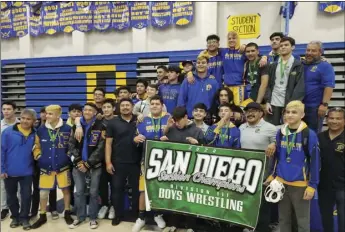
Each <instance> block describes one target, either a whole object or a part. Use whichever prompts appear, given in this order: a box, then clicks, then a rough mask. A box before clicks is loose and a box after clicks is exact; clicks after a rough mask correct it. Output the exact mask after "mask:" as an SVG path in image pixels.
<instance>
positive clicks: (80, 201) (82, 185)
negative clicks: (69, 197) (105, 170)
mask: <svg viewBox="0 0 345 232" xmlns="http://www.w3.org/2000/svg"><path fill="white" fill-rule="evenodd" d="M101 173H102V169H101V168H97V169H91V170H90V171H88V172H87V173H83V172H81V171H79V170H78V169H76V168H73V172H72V174H73V179H74V183H75V187H76V192H75V197H74V201H75V207H76V208H77V211H76V212H77V217H78V220H80V221H85V219H86V193H85V190H86V188H87V186H86V181H85V177H86V175H87V174H89V175H90V177H91V181H90V190H89V194H90V203H89V216H90V220H96V219H97V214H98V189H99V182H100V178H101Z"/></svg>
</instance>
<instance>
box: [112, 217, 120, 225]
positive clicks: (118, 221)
mask: <svg viewBox="0 0 345 232" xmlns="http://www.w3.org/2000/svg"><path fill="white" fill-rule="evenodd" d="M121 221H122V218H119V217H115V218H114V219H113V220H112V221H111V225H113V226H117V225H118V224H120V223H121Z"/></svg>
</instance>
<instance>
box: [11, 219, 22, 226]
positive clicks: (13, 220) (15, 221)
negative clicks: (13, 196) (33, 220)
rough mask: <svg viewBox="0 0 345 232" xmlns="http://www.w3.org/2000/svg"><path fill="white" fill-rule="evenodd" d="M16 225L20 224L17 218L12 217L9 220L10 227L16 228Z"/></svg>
mask: <svg viewBox="0 0 345 232" xmlns="http://www.w3.org/2000/svg"><path fill="white" fill-rule="evenodd" d="M18 226H20V223H19V221H18V220H17V219H15V218H14V219H12V221H11V224H10V227H11V228H17V227H18Z"/></svg>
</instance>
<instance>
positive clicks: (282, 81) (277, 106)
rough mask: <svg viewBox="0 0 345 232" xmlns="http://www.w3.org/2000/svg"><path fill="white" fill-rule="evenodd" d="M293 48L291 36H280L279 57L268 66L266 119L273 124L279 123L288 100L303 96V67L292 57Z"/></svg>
mask: <svg viewBox="0 0 345 232" xmlns="http://www.w3.org/2000/svg"><path fill="white" fill-rule="evenodd" d="M294 48H295V40H294V39H293V38H291V37H284V38H282V39H281V41H280V58H279V60H278V62H277V63H274V64H271V65H270V67H269V68H268V76H269V83H268V86H267V93H266V94H267V99H266V100H267V103H266V110H267V118H266V120H267V121H268V122H270V123H272V124H273V125H275V126H277V125H280V124H281V120H282V115H283V114H282V113H283V110H284V108H285V106H286V105H287V104H288V103H289V102H290V101H293V100H300V101H302V100H303V98H304V92H305V90H304V67H303V65H302V63H301V62H300V61H299V60H297V59H295V58H294V57H293V55H292V51H293V49H294Z"/></svg>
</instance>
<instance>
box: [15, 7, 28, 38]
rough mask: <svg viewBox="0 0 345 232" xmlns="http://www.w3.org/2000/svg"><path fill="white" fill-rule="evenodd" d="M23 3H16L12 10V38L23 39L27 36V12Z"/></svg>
mask: <svg viewBox="0 0 345 232" xmlns="http://www.w3.org/2000/svg"><path fill="white" fill-rule="evenodd" d="M27 9H28V8H27V6H26V5H24V4H23V2H21V4H20V2H16V7H14V8H12V20H13V32H14V36H17V37H23V36H25V35H27V34H28V10H27Z"/></svg>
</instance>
